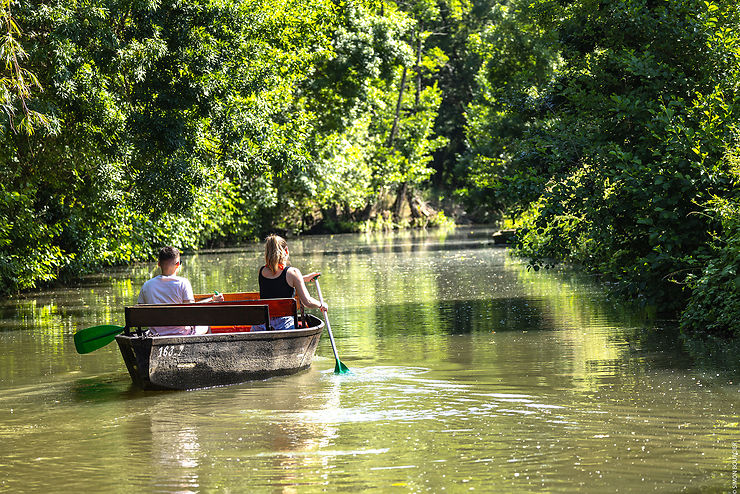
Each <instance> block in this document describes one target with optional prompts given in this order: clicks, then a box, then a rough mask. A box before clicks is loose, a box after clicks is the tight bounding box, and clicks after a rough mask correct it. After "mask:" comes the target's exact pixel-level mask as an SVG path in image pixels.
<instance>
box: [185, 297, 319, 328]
mask: <svg viewBox="0 0 740 494" xmlns="http://www.w3.org/2000/svg"><path fill="white" fill-rule="evenodd" d="M223 296H224V301H223V302H211V303H208V305H220V304H225V303H229V304H240V305H241V304H243V305H262V304H266V305H267V306H268V307H269V308H270V317H292V318H293V325H294V327H296V328H300V327H303V326H304V322H303V321H305V320H306V316H305V313H304V311H303V307H301V303H300V300H298V297H295V298H273V299H260V298H259V293H257V292H239V293H224V294H223ZM209 297H212V295H205V294H198V295H195V297H194V298H195V301H196V302H198V301H199V300H205V299H207V298H209ZM299 309H300V313H301V317H300V319H299V317H298V312H299ZM234 331H249V328H226V327H215V328H214V327H213V326H211V332H212V333H227V332H234Z"/></svg>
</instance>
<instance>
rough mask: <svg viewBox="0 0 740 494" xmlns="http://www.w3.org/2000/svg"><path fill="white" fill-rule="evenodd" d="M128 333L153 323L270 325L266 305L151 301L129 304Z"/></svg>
mask: <svg viewBox="0 0 740 494" xmlns="http://www.w3.org/2000/svg"><path fill="white" fill-rule="evenodd" d="M124 311H125V318H126V327H125V329H124V333H125V334H127V335H128V334H130V333H131V329H132V328H137V329H138V332H139V333H141V329H142V328H146V327H152V326H155V327H156V326H253V325H255V324H269V321H270V310H269V306H268V305H267V304H248V305H247V304H228V303H219V304H151V305H136V306H132V307H126V308H125V309H124Z"/></svg>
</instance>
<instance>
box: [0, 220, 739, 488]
mask: <svg viewBox="0 0 740 494" xmlns="http://www.w3.org/2000/svg"><path fill="white" fill-rule="evenodd" d="M490 235H491V231H490V230H486V229H467V228H457V229H453V230H448V231H407V232H401V233H395V234H375V235H337V236H321V237H308V238H301V239H292V240H290V241H289V244H290V249H291V258H292V261H293V264H294V265H296V266H297V267H299V268H301V269H302V270H303V272H304V273H307V272H310V271H313V270H320V271H322V272H323V275H322V277H321V280H320V281H321V285H322V292H323V294H324V297H325V298H326V300H327V302H328V303H329V307H330V310H329V317H330V319H331V324H332V329H333V332H334V336H335V338H336V342H337V347H338V350H339V354H340V357H341V360H342V362H344V363H345V364H346V365H347V366H348V367H350V369H351V370H352V373H351V374H347V375H340V376H337V375H334V374H333V372H332V371H333V368H334V358H333V355H332V351H331V347H330V345H329V339H328V338H327V337H326V335H324V337H323V338H322V341H321V343H320V345H319V348H318V351H317V356H316V358H315V360H314V362H313V365H312V367H311V368H310V369H309V370H307V371H305V372H302V373H300V374H297V375H294V376H287V377H279V378H272V379H268V380H264V381H257V382H250V383H246V384H241V385H235V386H227V387H216V388H210V389H202V390H194V391H185V392H144V391H140V390H138V389H136V388H134V387H133V386H132V385H131V381H130V378H129V376H128V374H127V372H126V369H125V366H124V364H123V361H122V359H121V356H120V354H119V352H118V348H117V347H116V345H115V344H111V345H109V346H107V347H105V348H103V349H101V350H98V351H96V352H94V353H90V354H87V355H78V354H76V353H75V350H74V344H73V340H72V335H73V334H74V332H75V331H77V330H79V329H82V328H85V327H89V326H94V325H97V324H106V323H107V324H118V325H122V324H123V307H124V306H125V305H127V304H128V305H130V304H132V303H134V302H135V300H136V296H137V294H138V289H139V287H140V286H141V284H142V283H143V282H144V281H145V280H146V279H148V278H149V277H150V276H152V275H153V273H154V270H153V268H154V266H153V265H150V264H142V265H137V266H133V267H127V268H123V269H117V270H112V271H108V272H106V273H103V274H100V275H97V276H94V277H89V278H86V279H85V280H84V282H83V283H81V284H79V285H75V286H72V287H66V288H60V289H54V290H49V291H44V292H40V293H34V294H32V295H28V296H25V297H21V298H12V299H9V300H5V301H3V302H2V303H0V348H2V350H1V352H2V353H0V451H1V455H0V491H7V492H80V491H83V492H84V491H88V492H178V493H180V492H215V491H219V492H284V493H291V492H320V491H330V492H332V491H333V492H348V491H355V492H358V491H364V492H469V491H478V492H533V491H546V492H682V491H686V492H732V490H733V488H734V487H733V482H734V481H736V476H737V455H738V450H737V448H738V443H740V427H739V426H738V422H740V418H739V407H740V386H738V383H737V382H736V381H733V378H732V377H731V376H729V375H726V374H723V373H722V372H715V371H712V372H709V371H706V370H704V371H702V370H699V369H695V368H693V367H692V364H691V360H690V359H689V358H688V357H687V356H686V355H684V354H682V353H681V352H680V351H676V350H674V349H673V348H672V346H671V345H670V344H666V343H665V340H667V341H669V342H670V340H671V339H673V338H675V337H674V336H670V335H672V334H674V333H673V332H672V330H670V324H669V323H664V322H661V321H657V322H656V321H654V320H653V321H651V320H650V319H648V317H647V315H646V314H645V313H643V312H642V311H640V310H637V309H635V308H630V307H625V306H624V305H623V304H619V303H617V302H613V301H609V300H608V299H607V297H606V295H605V292H604V288H603V287H602V286H599V284H598V283H597V282H595V281H594V280H592V279H588V278H587V277H585V276H583V275H578V274H576V273H573V272H571V271H568V270H566V269H556V270H550V271H538V272H535V271H528V270H527V269H526V265H525V264H523V263H521V262H520V261H518V260H516V259H514V258H512V257H510V256H509V255H508V253H507V250H506V249H504V248H501V247H499V246H494V245H493V244H492V242H491V236H490ZM260 257H261V248H260V246H257V245H252V246H247V247H243V248H239V249H228V250H219V251H213V252H208V253H201V254H199V255H197V256H186V257H183V260H184V267H183V270H182V271H181V274H182V275H183V276H186V277H188V278H189V279H190V280H191V282H192V284H193V287H194V289H195V291H196V292H200V293H206V292H209V291H213V290H218V291H221V292H229V291H253V290H255V289H256V285H257V281H256V276H257V268H258V266H259V264H260ZM313 289H314V288H313V287H311V290H313ZM314 293H315V292H314ZM655 334H658V335H661V334H663V335H668V336H666V337H663V338H659V337H653V336H650V335H655ZM674 346H675V345H674Z"/></svg>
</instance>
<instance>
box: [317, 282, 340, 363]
mask: <svg viewBox="0 0 740 494" xmlns="http://www.w3.org/2000/svg"><path fill="white" fill-rule="evenodd" d="M314 281H316V291H317V292H319V302H321V305H324V297H322V296H321V286H319V279H318V278H316V279H315V280H314ZM324 320H325V321H326V330H327V331H328V332H329V341H331V349H332V350H333V351H334V358H335V359H337V362H339V355H338V354H337V346H336V345H335V344H334V335H332V334H331V324H329V311H328V310H327V311H324Z"/></svg>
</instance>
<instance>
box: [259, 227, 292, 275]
mask: <svg viewBox="0 0 740 494" xmlns="http://www.w3.org/2000/svg"><path fill="white" fill-rule="evenodd" d="M280 264H282V265H283V266H287V265H288V242H286V241H285V239H284V238H283V237H281V236H280V235H275V234H274V233H273V234H272V235H268V236H267V238H266V239H265V266H267V267H268V268H270V270H271V271H272V272H273V273H276V272H277V270H278V269H280V267H279V265H280Z"/></svg>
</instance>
